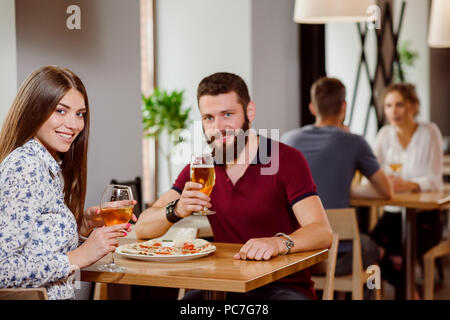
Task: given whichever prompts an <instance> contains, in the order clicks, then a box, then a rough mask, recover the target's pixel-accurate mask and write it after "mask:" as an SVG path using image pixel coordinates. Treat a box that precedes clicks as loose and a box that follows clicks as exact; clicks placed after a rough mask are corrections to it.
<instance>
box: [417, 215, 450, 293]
mask: <svg viewBox="0 0 450 320" xmlns="http://www.w3.org/2000/svg"><path fill="white" fill-rule="evenodd" d="M447 217H448V216H447ZM447 223H448V229H447V232H446V234H447V239H445V240H443V241H441V243H439V244H438V245H436V246H434V247H433V248H431V249H430V250H428V251H427V252H426V253H425V254H424V255H423V257H422V259H423V266H424V299H425V300H433V299H434V265H435V260H436V259H437V258H440V257H443V256H445V255H448V254H450V235H449V232H450V217H448V220H447ZM441 268H442V265H441ZM441 272H442V270H441Z"/></svg>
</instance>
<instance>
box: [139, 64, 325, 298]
mask: <svg viewBox="0 0 450 320" xmlns="http://www.w3.org/2000/svg"><path fill="white" fill-rule="evenodd" d="M197 101H198V106H199V110H200V114H201V118H202V125H203V131H204V133H205V136H206V139H207V141H208V142H209V143H210V145H211V147H212V148H213V150H214V157H215V160H216V161H215V166H214V169H215V176H216V180H215V185H214V188H213V190H212V193H211V195H210V196H207V195H206V194H204V193H202V192H200V191H199V190H200V189H202V185H201V184H199V183H194V182H191V181H190V165H189V164H188V165H186V167H185V168H184V169H183V170H182V171H181V173H180V174H179V176H178V178H177V179H176V181H175V183H174V184H173V187H172V189H171V190H169V191H167V192H166V193H165V194H163V195H162V196H161V197H160V198H159V199H158V200H157V201H156V202H155V203H154V205H153V206H152V207H151V208H149V209H147V210H145V211H144V212H143V213H142V214H141V215H140V216H139V219H138V222H137V224H136V235H137V236H138V238H140V239H149V238H155V237H159V236H161V235H163V234H164V233H166V232H167V230H168V229H169V228H170V227H171V226H172V225H173V223H175V222H177V221H179V220H181V219H183V218H185V217H187V216H189V215H191V214H192V213H193V212H196V211H200V210H201V209H203V207H207V208H210V209H212V210H214V211H215V212H216V214H214V215H209V216H208V219H209V222H210V224H211V228H212V231H213V234H214V241H216V242H228V243H241V244H243V245H242V247H241V249H240V251H239V252H236V254H235V256H234V258H235V259H243V260H246V259H249V260H269V259H271V258H272V257H276V256H278V255H283V254H289V253H294V252H300V251H310V250H315V249H323V248H329V247H330V246H331V241H332V231H331V228H330V225H329V222H328V220H327V216H326V214H325V211H324V209H323V206H322V203H321V201H320V198H319V196H318V195H317V190H316V185H315V184H314V181H313V179H312V176H311V172H310V169H309V166H308V164H307V162H306V160H305V158H304V157H303V155H302V154H301V153H300V152H299V151H297V150H296V149H294V148H292V147H289V146H287V145H285V144H282V143H280V142H278V141H274V140H271V139H269V138H267V137H263V136H259V135H257V134H255V132H254V130H249V129H251V123H252V121H253V120H254V119H255V113H256V106H255V103H254V102H253V101H251V99H250V96H249V93H248V89H247V85H246V84H245V82H244V80H242V78H241V77H239V76H237V75H235V74H232V73H225V72H221V73H215V74H212V75H210V76H208V77H206V78H204V79H203V80H202V81H201V82H200V84H199V86H198V90H197ZM261 150H265V151H267V152H266V154H265V156H266V157H265V159H262V158H263V155H262V154H263V153H264V152H261ZM268 168H276V170H267V169H268ZM201 297H202V292H201V291H200V290H191V291H189V292H188V293H187V294H186V296H185V299H201ZM227 298H230V299H240V300H242V299H251V300H255V299H258V300H275V299H279V300H288V299H290V300H294V299H295V300H305V299H317V296H316V294H315V291H314V287H313V282H312V281H311V278H310V274H309V271H308V270H302V271H299V272H297V273H295V274H292V275H290V276H288V277H285V278H283V279H280V280H278V281H276V282H273V283H271V284H268V285H265V286H262V287H260V288H257V289H255V290H252V291H250V292H248V293H229V294H227Z"/></svg>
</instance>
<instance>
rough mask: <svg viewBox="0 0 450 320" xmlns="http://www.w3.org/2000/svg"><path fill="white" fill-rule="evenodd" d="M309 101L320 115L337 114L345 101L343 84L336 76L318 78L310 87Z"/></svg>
mask: <svg viewBox="0 0 450 320" xmlns="http://www.w3.org/2000/svg"><path fill="white" fill-rule="evenodd" d="M311 101H312V103H313V104H314V105H315V106H316V110H317V112H318V113H319V115H320V116H321V117H324V118H327V117H334V116H337V115H338V114H339V112H340V111H341V107H342V103H343V102H345V86H344V85H343V84H342V82H341V81H339V80H338V79H336V78H327V77H322V78H319V79H318V80H316V81H315V82H314V83H313V85H312V87H311Z"/></svg>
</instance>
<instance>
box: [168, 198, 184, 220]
mask: <svg viewBox="0 0 450 320" xmlns="http://www.w3.org/2000/svg"><path fill="white" fill-rule="evenodd" d="M178 200H180V199H177V200H174V201H170V202H169V203H168V204H167V205H166V218H167V220H169V222H172V223H175V222H178V221H180V220H181V219H183V218H180V217H179V216H177V215H176V214H175V206H176V205H177V203H178Z"/></svg>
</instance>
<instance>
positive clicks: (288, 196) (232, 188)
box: [172, 136, 317, 299]
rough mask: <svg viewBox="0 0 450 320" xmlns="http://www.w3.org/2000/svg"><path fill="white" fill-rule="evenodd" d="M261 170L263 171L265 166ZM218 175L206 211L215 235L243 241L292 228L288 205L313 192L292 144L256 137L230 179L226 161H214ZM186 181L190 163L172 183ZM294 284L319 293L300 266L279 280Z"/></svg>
mask: <svg viewBox="0 0 450 320" xmlns="http://www.w3.org/2000/svg"><path fill="white" fill-rule="evenodd" d="M264 170H265V171H264ZM215 174H216V181H215V185H214V188H213V190H212V193H211V196H210V197H211V204H212V208H211V210H214V211H216V214H215V215H210V216H208V219H209V222H210V224H211V228H212V231H213V234H214V241H216V242H228V243H242V244H244V243H245V242H247V241H248V240H249V239H252V238H262V237H273V236H274V235H275V234H276V233H278V232H283V233H286V234H290V233H292V232H294V231H295V230H297V229H298V228H299V227H301V226H300V225H299V223H298V221H297V219H296V217H295V215H294V212H293V211H292V206H293V205H294V204H295V203H297V202H298V201H300V200H302V199H305V198H307V197H309V196H312V195H317V189H316V185H315V184H314V181H313V179H312V175H311V172H310V169H309V166H308V164H307V162H306V160H305V158H304V157H303V155H302V154H301V153H300V152H299V151H298V150H296V149H294V148H291V147H289V146H287V145H285V144H283V143H280V142H278V141H274V140H271V139H268V138H265V137H262V136H260V137H259V147H258V154H257V156H256V157H255V159H254V160H253V161H252V163H251V164H250V165H249V166H248V168H247V170H246V171H245V173H244V174H243V176H242V177H241V178H240V179H239V180H238V181H237V182H236V184H234V185H233V183H232V182H231V180H230V179H229V178H228V175H227V173H226V170H225V165H215ZM187 181H190V166H189V165H187V166H186V167H185V168H184V169H183V170H182V171H181V173H180V174H179V176H178V178H177V180H176V181H175V183H174V185H173V187H172V189H174V190H176V191H178V192H179V193H180V194H181V192H182V190H183V189H184V184H185V183H186V182H187ZM279 281H281V282H288V283H290V284H292V285H295V286H296V287H298V288H299V289H300V290H302V291H303V292H305V293H307V294H308V295H309V296H310V297H311V298H313V299H314V298H315V299H317V296H316V294H315V291H314V288H313V284H314V283H313V282H312V281H311V277H310V274H309V271H308V270H307V269H306V270H302V271H299V272H297V273H295V274H293V275H291V276H289V277H286V278H283V279H281V280H279Z"/></svg>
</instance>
